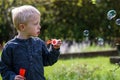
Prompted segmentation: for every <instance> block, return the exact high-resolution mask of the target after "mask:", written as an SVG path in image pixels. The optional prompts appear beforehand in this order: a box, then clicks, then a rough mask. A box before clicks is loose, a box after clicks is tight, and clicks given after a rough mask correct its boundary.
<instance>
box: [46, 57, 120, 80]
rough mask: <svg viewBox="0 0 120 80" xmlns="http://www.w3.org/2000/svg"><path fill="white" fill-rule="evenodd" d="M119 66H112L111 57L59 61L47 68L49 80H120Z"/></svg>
mask: <svg viewBox="0 0 120 80" xmlns="http://www.w3.org/2000/svg"><path fill="white" fill-rule="evenodd" d="M116 67H118V65H117V64H114V65H113V64H110V62H109V57H95V58H79V59H78V58H77V59H69V60H59V61H58V62H57V63H56V64H54V65H53V66H49V67H45V76H46V79H47V80H120V77H119V74H120V69H119V68H118V69H117V70H116V71H114V69H115V68H116Z"/></svg>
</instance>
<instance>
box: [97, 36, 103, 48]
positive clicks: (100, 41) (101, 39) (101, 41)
mask: <svg viewBox="0 0 120 80" xmlns="http://www.w3.org/2000/svg"><path fill="white" fill-rule="evenodd" d="M103 44H104V39H103V38H101V37H99V38H98V45H101V46H102V45H103Z"/></svg>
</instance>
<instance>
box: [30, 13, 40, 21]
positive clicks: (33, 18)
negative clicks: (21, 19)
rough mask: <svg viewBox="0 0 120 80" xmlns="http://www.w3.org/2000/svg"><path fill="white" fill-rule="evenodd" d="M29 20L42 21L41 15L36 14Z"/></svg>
mask: <svg viewBox="0 0 120 80" xmlns="http://www.w3.org/2000/svg"><path fill="white" fill-rule="evenodd" d="M29 20H40V15H39V14H34V15H31V16H30V17H29Z"/></svg>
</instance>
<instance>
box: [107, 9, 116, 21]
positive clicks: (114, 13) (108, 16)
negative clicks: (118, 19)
mask: <svg viewBox="0 0 120 80" xmlns="http://www.w3.org/2000/svg"><path fill="white" fill-rule="evenodd" d="M116 14H117V13H116V11H115V10H110V11H108V13H107V18H108V20H111V19H113V18H114V17H115V16H116Z"/></svg>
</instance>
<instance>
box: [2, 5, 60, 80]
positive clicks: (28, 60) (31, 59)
mask: <svg viewBox="0 0 120 80" xmlns="http://www.w3.org/2000/svg"><path fill="white" fill-rule="evenodd" d="M12 20H13V24H14V26H15V28H16V30H17V32H18V35H17V36H15V38H14V39H12V40H10V41H8V42H7V43H6V45H5V46H4V48H3V51H2V56H1V62H0V63H1V64H0V71H1V76H2V79H3V80H25V79H26V80H45V77H44V69H43V68H44V67H43V66H49V65H53V64H54V63H55V62H57V60H58V56H59V54H60V52H59V49H60V45H61V42H59V43H57V44H56V45H55V46H53V45H52V48H51V49H49V50H48V49H47V47H46V44H45V43H44V41H42V40H41V39H40V38H38V37H37V36H38V35H39V34H40V29H41V26H40V25H39V23H40V12H39V11H38V10H37V9H36V8H35V7H33V6H30V5H24V6H20V7H17V8H14V9H13V10H12ZM21 69H22V70H24V72H20V70H21Z"/></svg>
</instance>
